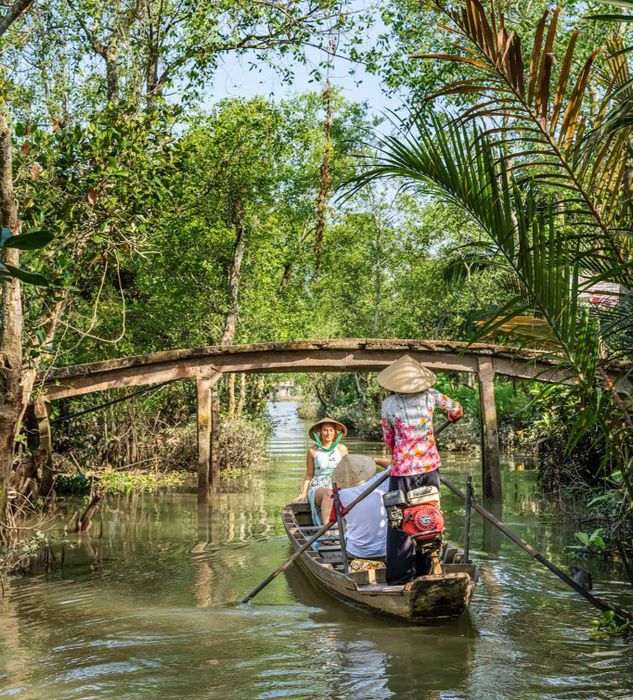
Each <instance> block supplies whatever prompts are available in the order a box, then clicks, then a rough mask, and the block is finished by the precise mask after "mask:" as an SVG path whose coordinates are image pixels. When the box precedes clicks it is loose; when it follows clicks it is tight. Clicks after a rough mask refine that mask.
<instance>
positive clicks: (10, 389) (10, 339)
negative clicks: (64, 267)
mask: <svg viewBox="0 0 633 700" xmlns="http://www.w3.org/2000/svg"><path fill="white" fill-rule="evenodd" d="M0 216H1V218H2V226H3V227H5V228H8V229H10V230H11V231H12V232H13V233H15V232H16V231H17V229H18V210H17V203H16V201H15V196H14V194H13V159H12V152H11V134H10V132H9V125H8V123H7V119H6V115H5V114H2V113H0ZM3 262H5V263H8V264H10V265H15V266H18V265H19V263H20V253H19V251H18V250H17V249H15V248H9V249H7V250H5V251H4V253H3ZM22 326H23V318H22V299H21V286H20V281H19V280H17V279H11V280H10V281H6V282H3V284H2V337H1V340H0V353H1V357H0V361H1V367H0V382H1V383H0V479H1V485H2V513H3V514H4V513H5V512H6V506H7V494H6V490H7V486H8V484H9V479H10V477H11V470H12V467H13V459H14V452H15V437H16V431H17V427H18V423H19V420H20V418H21V415H22V410H23V408H24V403H23V400H22V386H21V381H20V380H21V375H22Z"/></svg>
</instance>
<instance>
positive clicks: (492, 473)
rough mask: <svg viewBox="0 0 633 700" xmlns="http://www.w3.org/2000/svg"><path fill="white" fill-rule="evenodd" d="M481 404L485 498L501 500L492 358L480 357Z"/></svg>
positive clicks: (482, 467)
mask: <svg viewBox="0 0 633 700" xmlns="http://www.w3.org/2000/svg"><path fill="white" fill-rule="evenodd" d="M477 364H478V367H479V371H478V374H477V377H478V379H479V406H480V409H481V469H482V483H483V493H484V498H489V499H492V500H495V501H496V500H501V471H500V469H499V431H498V429H497V406H496V403H495V385H494V379H495V371H494V367H493V364H492V358H490V357H479V358H478V360H477Z"/></svg>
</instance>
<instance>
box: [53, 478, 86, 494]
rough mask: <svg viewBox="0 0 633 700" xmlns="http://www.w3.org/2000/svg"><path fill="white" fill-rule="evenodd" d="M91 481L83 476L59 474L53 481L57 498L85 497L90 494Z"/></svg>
mask: <svg viewBox="0 0 633 700" xmlns="http://www.w3.org/2000/svg"><path fill="white" fill-rule="evenodd" d="M93 481H94V480H93V479H92V478H88V477H87V476H85V475H84V474H72V475H71V474H59V475H58V476H57V477H56V479H55V493H56V494H57V495H58V496H85V495H87V494H88V493H90V490H91V488H92V486H93Z"/></svg>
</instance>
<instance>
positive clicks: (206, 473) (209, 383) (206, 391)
mask: <svg viewBox="0 0 633 700" xmlns="http://www.w3.org/2000/svg"><path fill="white" fill-rule="evenodd" d="M221 376H222V375H221V373H220V372H214V373H213V374H212V375H210V376H204V377H196V408H197V424H198V503H201V504H204V503H208V501H209V479H210V469H211V430H212V424H211V421H212V392H213V387H214V386H215V384H216V383H217V381H218V379H219V378H220V377H221Z"/></svg>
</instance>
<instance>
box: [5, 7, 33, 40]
mask: <svg viewBox="0 0 633 700" xmlns="http://www.w3.org/2000/svg"><path fill="white" fill-rule="evenodd" d="M32 4H33V0H17V1H16V2H15V3H13V5H11V7H10V8H9V10H8V12H7V13H6V14H5V16H4V17H3V18H2V19H0V36H2V35H3V34H4V33H5V32H6V31H7V30H8V29H9V27H10V26H11V25H12V24H13V23H14V22H15V20H16V19H18V17H20V15H22V14H23V13H24V12H26V11H27V10H28V9H29V7H30V6H31V5H32Z"/></svg>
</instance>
